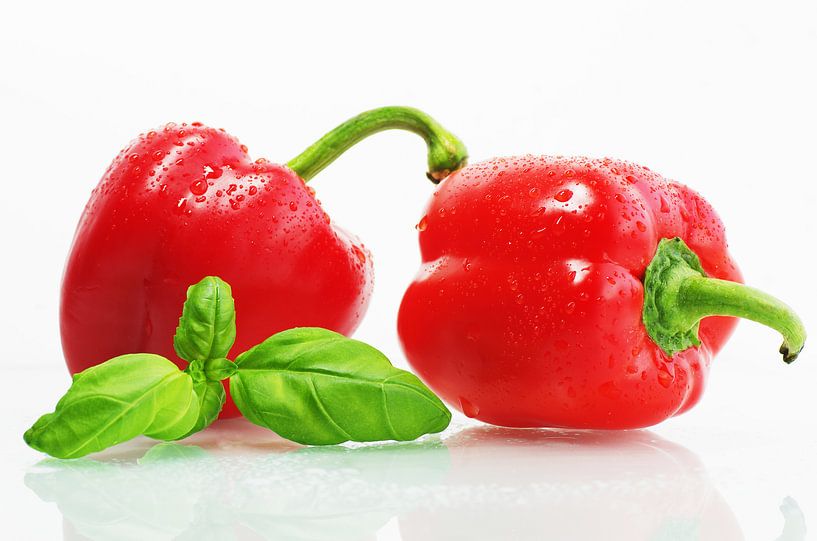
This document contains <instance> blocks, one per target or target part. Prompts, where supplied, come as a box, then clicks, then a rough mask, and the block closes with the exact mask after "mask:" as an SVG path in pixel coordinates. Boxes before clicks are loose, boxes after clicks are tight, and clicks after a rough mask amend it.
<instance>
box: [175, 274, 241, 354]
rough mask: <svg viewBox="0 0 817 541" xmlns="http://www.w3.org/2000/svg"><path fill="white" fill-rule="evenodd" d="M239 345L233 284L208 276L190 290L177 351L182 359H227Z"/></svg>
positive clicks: (176, 336) (177, 334)
mask: <svg viewBox="0 0 817 541" xmlns="http://www.w3.org/2000/svg"><path fill="white" fill-rule="evenodd" d="M233 342H235V303H234V301H233V294H232V290H231V289H230V284H228V283H227V282H225V281H223V280H222V279H221V278H218V277H217V276H207V277H205V278H204V279H202V280H201V281H200V282H199V283H197V284H193V285H192V286H190V287H189V288H187V300H186V301H184V308H183V309H182V317H181V318H179V326H178V327H177V328H176V335H175V336H174V337H173V348H174V349H175V350H176V354H177V355H178V356H179V357H181V358H182V359H184V360H186V361H188V362H193V361H194V360H197V359H200V360H205V359H215V358H218V357H226V356H227V353H228V352H229V351H230V348H231V347H233Z"/></svg>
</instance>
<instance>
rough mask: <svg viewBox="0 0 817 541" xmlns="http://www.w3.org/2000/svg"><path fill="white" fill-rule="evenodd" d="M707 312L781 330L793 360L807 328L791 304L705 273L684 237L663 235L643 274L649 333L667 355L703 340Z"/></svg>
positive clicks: (784, 352)
mask: <svg viewBox="0 0 817 541" xmlns="http://www.w3.org/2000/svg"><path fill="white" fill-rule="evenodd" d="M708 316H732V317H740V318H745V319H750V320H752V321H756V322H758V323H761V324H763V325H766V326H767V327H771V328H772V329H775V330H776V331H778V332H779V333H780V334H781V335H783V345H782V346H780V353H781V354H782V355H783V360H784V361H785V362H786V363H791V362H792V361H794V360H795V359H796V358H797V355H798V354H799V353H800V351H801V350H802V349H803V344H804V343H805V340H806V330H805V328H804V326H803V322H802V321H801V320H800V318H799V317H798V316H797V314H796V313H795V312H794V310H792V309H791V308H790V307H789V306H787V305H786V304H784V303H783V302H782V301H780V300H779V299H777V298H775V297H772V296H771V295H769V294H768V293H764V292H763V291H760V290H758V289H754V288H751V287H748V286H745V285H743V284H741V283H738V282H730V281H728V280H719V279H717V278H710V277H707V275H706V273H705V272H704V270H703V268H702V267H701V261H700V259H699V258H698V256H697V255H696V254H695V252H693V251H692V250H691V249H690V248H689V247H688V246H687V245H686V244H685V243H684V241H683V240H681V239H680V238H677V237H676V238H673V239H662V240H661V242H659V243H658V248H657V250H656V253H655V256H654V257H653V260H652V261H651V262H650V264H649V266H647V270H646V273H645V275H644V308H643V312H642V318H643V321H644V327H645V328H646V330H647V334H649V336H650V338H652V340H653V341H654V342H655V343H656V344H657V345H658V347H660V348H661V349H662V350H663V351H664V352H665V353H666V354H667V355H674V354H676V353H678V352H679V351H683V350H685V349H687V348H689V347H693V346H697V345H700V343H701V342H700V339H699V338H698V327H699V322H700V320H701V319H702V318H705V317H708Z"/></svg>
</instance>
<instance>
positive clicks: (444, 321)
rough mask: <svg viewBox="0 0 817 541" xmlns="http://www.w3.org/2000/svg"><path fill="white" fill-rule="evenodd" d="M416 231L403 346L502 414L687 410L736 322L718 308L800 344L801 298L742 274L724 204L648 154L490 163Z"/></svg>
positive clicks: (790, 355)
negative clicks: (415, 267) (781, 297)
mask: <svg viewBox="0 0 817 541" xmlns="http://www.w3.org/2000/svg"><path fill="white" fill-rule="evenodd" d="M417 229H419V231H420V233H419V238H420V249H421V253H422V260H423V265H422V267H421V269H420V272H419V274H418V275H417V278H416V279H415V281H414V282H413V283H412V284H411V285H410V287H409V288H408V290H407V291H406V293H405V296H404V298H403V302H402V305H401V307H400V313H399V320H398V330H399V334H400V338H401V341H402V344H403V347H404V350H405V353H406V355H407V357H408V359H409V361H410V363H411V366H412V367H413V368H414V369H415V370H416V371H417V373H418V374H419V375H420V377H421V378H423V380H425V381H426V382H427V383H428V384H429V386H430V387H431V388H432V389H434V390H435V391H436V392H437V393H438V394H439V395H441V397H442V398H443V399H445V400H446V401H447V402H449V403H450V404H452V405H454V406H455V407H458V408H459V409H460V410H461V411H463V412H464V413H465V414H466V415H468V416H470V417H475V418H478V419H481V420H483V421H487V422H489V423H493V424H498V425H506V426H516V427H527V426H552V427H574V428H605V429H606V428H635V427H644V426H649V425H653V424H655V423H658V422H660V421H662V420H664V419H666V418H668V417H670V416H673V415H677V414H679V413H681V412H684V411H686V410H688V409H689V408H690V407H692V406H693V405H694V404H695V403H696V402H697V401H698V400H699V398H700V396H701V391H702V390H703V387H704V383H705V380H706V377H707V372H708V370H709V366H710V361H711V359H712V357H713V355H715V354H716V353H717V352H718V351H719V350H720V349H721V347H723V345H724V342H725V341H726V340H727V338H728V337H729V335H730V333H731V332H732V330H733V328H734V326H735V323H736V320H735V319H734V318H733V317H720V316H736V317H743V318H749V319H753V320H755V321H759V322H761V323H764V324H766V325H769V326H771V327H773V328H775V329H777V330H779V331H780V332H781V333H782V334H783V336H784V338H785V342H784V344H783V347H782V348H781V352H782V353H783V355H784V358H785V360H786V361H788V362H790V361H791V360H793V359H794V357H795V356H796V355H797V353H798V352H799V351H800V349H801V348H802V346H803V341H804V339H805V332H804V330H803V327H802V324H801V323H800V321H799V319H798V318H797V316H796V315H795V314H794V313H793V312H792V311H791V310H790V309H789V308H788V307H786V306H785V305H783V304H782V303H781V302H780V301H778V300H776V299H774V298H772V297H770V296H768V295H766V294H764V293H761V292H759V291H757V290H753V289H750V288H748V287H746V286H743V285H740V282H741V275H740V272H739V271H738V268H737V267H736V265H735V263H734V262H733V261H732V258H731V257H730V256H729V254H728V252H727V246H726V240H725V238H724V229H723V225H722V224H721V221H720V219H719V218H718V216H717V215H716V214H715V211H714V210H713V209H712V207H710V205H709V204H708V203H707V202H706V201H705V200H704V199H703V198H701V196H699V195H698V194H697V193H695V192H694V191H692V190H690V189H689V188H687V187H686V186H683V185H681V184H678V183H675V182H670V181H667V180H665V179H664V178H662V177H661V176H659V175H658V174H656V173H654V172H652V171H650V170H649V169H647V168H645V167H640V166H637V165H633V164H630V163H625V162H621V161H615V160H609V159H604V160H594V159H585V158H561V157H556V158H553V157H533V156H525V157H513V158H501V159H495V160H491V161H488V162H484V163H480V164H477V165H473V166H469V167H466V168H464V169H462V170H460V171H457V172H456V173H454V174H452V175H451V176H450V177H448V178H447V179H446V180H445V181H443V182H442V184H440V187H439V190H438V191H437V192H436V193H435V194H434V197H433V198H432V199H431V202H430V203H429V205H428V208H427V211H426V215H425V216H423V218H422V219H421V220H420V222H419V224H418V225H417ZM708 316H715V317H708ZM702 318H703V319H702ZM699 321H700V322H699Z"/></svg>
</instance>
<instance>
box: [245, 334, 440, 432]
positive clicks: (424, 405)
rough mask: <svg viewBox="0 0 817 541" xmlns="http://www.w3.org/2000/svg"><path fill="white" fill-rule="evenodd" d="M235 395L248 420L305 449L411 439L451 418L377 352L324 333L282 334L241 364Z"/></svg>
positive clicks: (426, 391) (422, 387)
mask: <svg viewBox="0 0 817 541" xmlns="http://www.w3.org/2000/svg"><path fill="white" fill-rule="evenodd" d="M236 365H237V366H238V370H237V371H236V373H235V375H233V377H232V378H231V379H230V394H231V396H232V397H233V400H235V403H236V405H237V406H238V409H239V410H241V413H243V414H244V416H245V417H246V418H247V419H249V420H250V421H252V422H253V423H255V424H257V425H261V426H264V427H267V428H269V429H271V430H273V431H275V432H276V433H278V435H280V436H282V437H284V438H287V439H289V440H292V441H296V442H298V443H303V444H307V445H331V444H335V443H341V442H344V441H350V440H351V441H379V440H413V439H415V438H417V437H419V436H421V435H423V434H427V433H431V432H439V431H441V430H443V429H445V427H447V426H448V423H449V422H450V420H451V412H449V411H448V409H447V408H446V407H445V405H443V403H442V402H441V401H440V399H439V398H437V397H436V396H435V395H434V393H432V392H431V391H430V390H429V389H428V388H427V387H426V386H425V385H423V383H422V382H421V381H420V380H419V379H418V378H417V377H416V376H415V375H413V374H410V373H409V372H405V371H403V370H399V369H397V368H394V367H393V366H392V365H391V363H390V362H389V360H388V359H387V358H386V357H385V355H383V354H382V353H380V352H379V351H378V350H376V349H375V348H373V347H371V346H369V345H367V344H364V343H363V342H359V341H357V340H351V339H349V338H346V337H345V336H343V335H341V334H338V333H335V332H332V331H328V330H326V329H319V328H296V329H290V330H288V331H284V332H281V333H278V334H276V335H274V336H272V337H270V338H268V339H267V340H265V341H264V342H262V343H261V344H259V345H257V346H255V347H254V348H252V349H250V350H248V351H246V352H244V353H242V354H241V355H239V356H238V358H237V359H236Z"/></svg>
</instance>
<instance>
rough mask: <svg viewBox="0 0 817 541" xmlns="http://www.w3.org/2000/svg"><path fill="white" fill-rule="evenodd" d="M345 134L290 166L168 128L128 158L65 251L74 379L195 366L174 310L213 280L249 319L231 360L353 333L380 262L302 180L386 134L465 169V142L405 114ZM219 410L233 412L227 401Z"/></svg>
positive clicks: (438, 170)
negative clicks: (164, 362) (148, 358)
mask: <svg viewBox="0 0 817 541" xmlns="http://www.w3.org/2000/svg"><path fill="white" fill-rule="evenodd" d="M344 126H346V130H345V131H344V130H341V132H339V135H340V138H339V139H338V138H336V139H334V140H333V145H332V147H331V151H332V152H331V153H330V154H331V157H330V156H329V154H327V153H326V152H325V150H326V144H325V143H326V141H324V142H323V143H322V144H321V145H317V146H314V147H310V148H309V149H307V150H306V151H305V152H304V153H302V154H301V155H299V156H298V157H296V158H295V159H294V160H292V161H291V162H289V164H288V166H283V165H276V164H272V163H269V162H267V161H266V160H263V159H259V160H256V161H254V162H253V161H252V160H251V159H250V157H249V155H248V153H247V148H246V147H245V146H243V145H241V144H240V143H239V142H238V140H237V139H235V138H234V137H232V136H230V135H228V134H227V133H225V132H224V131H223V130H217V129H213V128H208V127H206V126H203V125H201V124H199V123H193V124H191V125H186V124H182V125H175V124H168V125H166V126H165V127H164V128H162V129H158V130H156V131H150V132H147V133H145V134H142V135H140V136H139V137H138V138H137V139H136V140H135V141H133V142H132V143H131V144H130V145H128V146H127V148H125V149H124V150H122V151H121V152H120V153H119V155H118V156H117V157H116V159H115V160H114V161H113V163H112V164H111V165H110V167H109V168H108V170H107V171H106V172H105V174H104V176H103V177H102V180H101V181H100V183H99V185H98V186H97V188H96V189H95V190H94V191H93V193H92V195H91V199H90V201H89V202H88V204H87V206H86V207H85V211H84V213H83V215H82V218H81V219H80V222H79V226H78V228H77V231H76V234H75V237H74V242H73V246H72V248H71V252H70V254H69V256H68V261H67V265H66V269H65V275H64V279H63V284H62V301H61V309H60V323H61V333H62V344H63V350H64V353H65V358H66V361H67V364H68V368H69V369H70V371H71V372H72V373H76V372H79V371H82V370H84V369H86V368H88V367H90V366H93V365H96V364H99V363H101V362H103V361H105V360H107V359H110V358H112V357H116V356H118V355H122V354H126V353H133V352H142V351H146V352H151V353H155V354H160V355H163V356H165V357H168V358H170V359H172V360H174V362H176V363H177V364H178V365H179V366H180V367H183V366H184V365H186V363H184V362H182V361H181V360H180V359H179V358H178V357H177V356H176V354H175V352H174V351H173V348H172V345H171V344H172V339H173V334H174V332H175V328H176V324H177V321H178V315H179V314H178V308H179V306H180V305H181V304H182V302H183V301H184V299H185V292H186V290H187V286H188V285H189V284H191V283H194V282H197V281H198V280H200V279H201V278H202V277H204V276H206V275H218V276H221V277H222V278H224V279H225V280H228V281H229V282H230V283H231V284H232V289H233V294H234V296H235V303H236V305H237V306H239V307H240V313H241V321H240V325H239V326H238V329H239V331H238V334H237V336H236V340H235V344H234V346H233V349H232V351H233V352H241V351H244V350H246V349H248V348H249V347H250V346H253V345H254V344H257V343H259V342H261V341H262V340H264V339H265V338H266V337H268V336H270V335H271V334H274V333H276V332H278V331H282V330H285V329H289V328H292V327H299V326H306V327H323V328H326V329H331V330H335V331H337V332H340V333H343V334H347V335H348V334H350V333H351V332H352V331H353V330H354V329H355V327H357V325H358V323H359V322H360V320H361V318H362V317H363V314H364V312H365V310H366V306H367V304H368V302H369V295H370V293H371V287H372V264H371V258H370V257H369V255H368V253H367V251H366V249H365V248H364V247H363V245H362V244H360V242H359V241H357V240H356V239H355V238H354V237H351V236H349V235H348V234H346V233H344V231H343V230H341V229H339V228H336V227H334V226H333V224H332V223H331V220H330V218H329V216H328V215H327V214H326V212H324V210H323V209H322V208H321V204H320V202H319V201H317V200H316V199H315V194H314V190H312V189H311V188H309V187H307V186H305V181H306V180H308V179H310V178H311V177H312V176H314V175H315V174H316V173H317V172H318V171H320V170H321V169H322V168H323V167H325V166H326V165H327V164H328V163H329V162H331V161H332V160H333V159H334V157H335V156H337V154H339V153H340V152H342V151H343V150H345V149H346V148H348V147H349V146H351V145H352V144H354V143H355V142H356V141H358V140H360V139H361V138H363V137H365V136H367V135H369V134H371V133H375V132H377V131H380V130H383V129H388V128H403V129H409V130H411V131H414V132H416V133H418V134H420V135H421V136H422V137H423V138H424V139H425V140H426V142H427V144H428V147H429V167H430V170H429V171H430V174H431V175H432V176H437V177H440V178H441V177H443V176H445V175H446V174H448V172H449V171H451V170H453V169H455V168H456V167H458V166H459V165H460V163H461V161H462V159H463V155H464V148H462V146H461V145H459V142H457V141H456V140H453V138H452V137H451V136H450V134H448V133H447V132H445V130H443V128H442V127H440V126H439V125H438V124H437V123H436V122H434V121H433V120H432V119H431V118H429V117H428V116H426V115H424V114H423V113H421V112H419V111H416V110H413V109H408V108H400V107H392V108H384V109H381V110H379V111H378V112H377V114H374V115H373V114H366V113H364V114H363V115H360V116H359V117H356V118H355V119H352V120H351V121H349V122H347V123H346V124H344ZM452 140H453V141H454V143H453V144H452V142H451V141H452ZM457 145H459V146H457ZM224 413H225V414H226V416H234V415H236V414H237V411H236V410H235V406H234V405H233V404H232V401H229V402H228V403H227V405H226V406H225V410H224Z"/></svg>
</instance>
